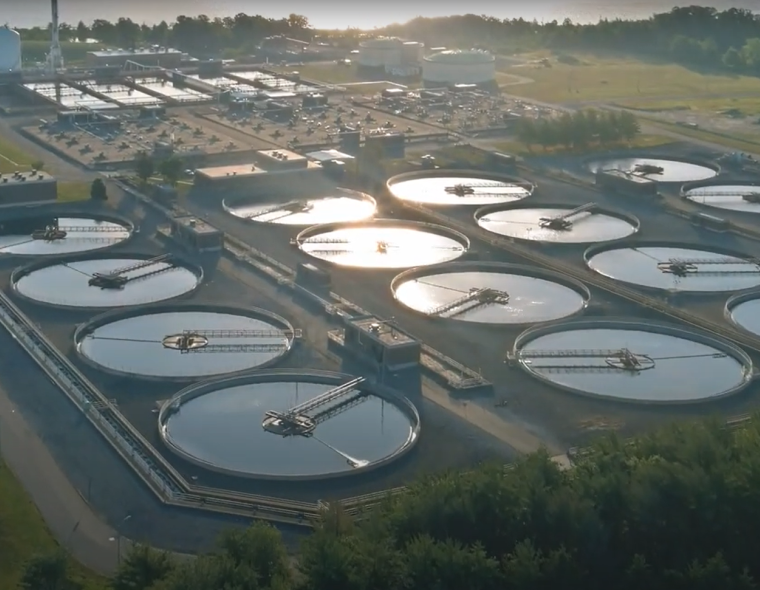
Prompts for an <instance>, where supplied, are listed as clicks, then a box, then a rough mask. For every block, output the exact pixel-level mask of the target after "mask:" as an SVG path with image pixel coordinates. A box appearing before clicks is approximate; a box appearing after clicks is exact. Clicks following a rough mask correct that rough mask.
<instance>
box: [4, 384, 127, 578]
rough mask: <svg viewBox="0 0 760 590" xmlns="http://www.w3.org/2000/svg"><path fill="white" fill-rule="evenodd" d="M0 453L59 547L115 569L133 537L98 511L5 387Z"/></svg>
mask: <svg viewBox="0 0 760 590" xmlns="http://www.w3.org/2000/svg"><path fill="white" fill-rule="evenodd" d="M0 452H1V453H2V456H3V458H4V460H5V463H6V465H8V467H9V468H10V469H11V471H12V472H13V473H14V474H15V475H16V478H17V479H18V480H19V481H20V482H21V485H22V486H23V487H24V489H25V490H26V492H27V493H28V494H29V497H30V498H31V499H32V501H33V502H34V504H35V505H36V506H37V509H38V510H39V511H40V513H41V514H42V517H43V518H44V519H45V522H46V523H47V526H48V528H49V529H50V531H51V532H52V533H53V536H54V537H55V538H56V540H57V541H58V543H59V544H60V546H61V547H63V548H65V549H66V550H67V551H68V552H69V553H70V554H71V555H72V557H73V558H74V559H76V560H77V561H78V562H79V563H81V564H82V565H84V566H85V567H87V568H88V569H90V570H92V571H94V572H97V573H99V574H102V575H110V574H112V573H113V572H114V571H115V570H116V567H117V565H118V563H119V549H121V553H122V555H123V554H124V553H125V552H126V551H127V550H128V549H129V546H130V544H131V543H130V541H129V540H127V539H125V538H121V539H120V538H119V535H118V533H117V532H116V531H115V530H114V529H113V528H111V527H110V526H108V525H107V524H105V523H104V522H103V521H102V520H101V519H100V518H99V517H98V516H97V515H96V514H95V513H94V512H93V510H92V508H91V507H90V505H89V504H87V502H85V500H84V498H83V497H82V495H81V494H80V493H79V492H78V491H77V490H76V489H75V488H74V487H73V486H72V485H71V483H69V480H68V479H67V478H66V475H65V474H64V473H63V472H62V471H61V470H60V469H59V467H58V465H56V463H55V461H54V460H53V457H52V456H51V454H50V452H49V451H48V449H47V447H45V445H44V443H43V442H42V440H40V438H39V437H38V436H37V434H36V433H35V432H33V431H32V430H31V429H30V428H29V426H28V424H27V423H26V421H25V420H24V417H23V415H22V414H21V412H20V411H18V410H17V409H16V407H15V406H14V405H13V403H12V402H11V401H10V400H9V399H8V396H7V395H6V393H5V391H3V390H2V389H1V388H0Z"/></svg>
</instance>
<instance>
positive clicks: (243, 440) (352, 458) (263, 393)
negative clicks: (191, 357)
mask: <svg viewBox="0 0 760 590" xmlns="http://www.w3.org/2000/svg"><path fill="white" fill-rule="evenodd" d="M331 388H332V387H331V386H330V385H323V384H317V383H308V382H274V383H252V384H247V385H240V386H236V387H230V388H227V389H219V390H216V391H212V392H210V393H208V394H205V395H201V396H199V397H195V398H193V399H190V400H189V401H188V402H186V403H184V404H183V405H182V406H181V409H180V410H179V411H178V412H175V413H172V414H171V415H170V416H169V418H168V419H167V421H166V423H165V425H164V428H163V431H164V432H163V435H164V436H165V437H166V439H167V440H168V441H169V442H170V443H171V444H173V445H174V446H176V447H177V448H178V449H179V450H181V451H182V452H184V453H186V454H188V455H189V456H191V457H193V458H194V459H195V460H197V461H201V462H204V463H207V464H209V465H211V466H215V467H217V468H221V469H224V470H228V471H233V472H237V473H240V474H242V475H246V476H257V475H258V476H262V477H278V478H287V477H294V478H296V477H317V476H329V475H336V474H342V473H350V472H352V471H354V470H357V469H359V468H361V467H364V466H369V465H371V464H373V463H376V462H378V461H381V460H383V459H386V458H387V457H390V456H391V455H393V454H395V453H397V452H399V451H400V450H402V449H403V448H404V447H405V446H407V445H409V444H411V443H412V442H413V438H412V437H413V425H412V423H411V421H410V419H409V418H408V417H407V416H406V414H405V413H404V412H403V411H402V410H401V409H400V408H399V407H397V406H396V405H394V404H393V403H390V402H388V401H385V400H384V399H383V398H380V397H376V396H374V395H371V394H368V395H363V396H360V397H357V398H356V399H353V400H351V402H350V403H346V405H345V406H344V409H342V411H338V410H341V408H337V407H336V408H332V410H333V411H331V412H329V413H330V414H332V415H330V416H328V417H327V418H326V419H325V420H324V421H321V422H319V424H318V425H317V427H316V429H315V430H314V432H313V433H312V434H311V435H310V436H281V435H279V434H276V433H272V432H269V431H267V430H266V429H264V428H262V426H261V424H262V420H263V419H264V417H265V414H266V413H267V412H280V413H285V412H287V411H288V409H289V408H291V407H293V406H297V405H298V404H303V403H305V402H308V401H309V400H311V399H313V398H315V397H316V396H318V395H320V394H323V393H325V392H326V391H328V390H330V389H331ZM337 403H339V402H336V404H337ZM333 405H335V404H333ZM330 409H331V408H328V411H329V410H330ZM325 415H327V414H325Z"/></svg>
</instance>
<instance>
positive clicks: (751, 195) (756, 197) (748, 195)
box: [684, 189, 760, 203]
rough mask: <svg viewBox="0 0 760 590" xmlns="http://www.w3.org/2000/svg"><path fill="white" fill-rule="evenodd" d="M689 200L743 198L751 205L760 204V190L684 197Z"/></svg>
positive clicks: (708, 193)
mask: <svg viewBox="0 0 760 590" xmlns="http://www.w3.org/2000/svg"><path fill="white" fill-rule="evenodd" d="M684 197H685V198H687V199H697V198H699V197H734V198H736V197H741V198H742V199H744V200H745V201H748V202H750V203H760V189H758V190H757V191H734V192H730V191H705V192H701V191H700V192H698V193H692V194H689V193H688V192H687V193H686V194H685V195H684Z"/></svg>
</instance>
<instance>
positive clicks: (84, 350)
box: [74, 304, 295, 381]
mask: <svg viewBox="0 0 760 590" xmlns="http://www.w3.org/2000/svg"><path fill="white" fill-rule="evenodd" d="M294 337H295V333H294V330H293V328H292V326H291V325H290V324H289V323H288V322H287V321H286V320H285V319H283V318H281V317H279V316H277V315H275V314H273V313H270V312H268V311H265V310H263V309H237V308H228V307H221V306H211V305H208V306H205V305H192V304H191V305H181V304H175V305H171V304H163V305H154V306H149V307H142V308H131V309H129V310H124V311H116V312H109V313H105V314H102V315H100V316H98V317H96V318H95V319H93V320H92V321H91V322H89V323H87V324H85V325H83V326H81V327H80V328H79V329H77V331H76V334H75V336H74V339H75V342H76V349H77V352H78V353H79V354H80V355H81V357H82V358H83V359H84V360H85V361H87V362H88V363H89V364H91V365H93V366H95V367H96V368H99V369H101V370H103V371H105V372H109V373H113V374H116V375H125V376H129V377H135V378H143V379H157V380H177V381H183V380H184V381H194V380H197V379H205V378H209V377H214V376H218V375H224V374H226V373H236V372H239V371H247V370H250V369H258V368H263V367H266V366H268V365H271V364H272V363H274V362H276V361H277V360H279V359H280V358H281V357H283V356H284V355H285V354H287V353H288V352H289V351H290V349H291V347H292V344H293V338H294Z"/></svg>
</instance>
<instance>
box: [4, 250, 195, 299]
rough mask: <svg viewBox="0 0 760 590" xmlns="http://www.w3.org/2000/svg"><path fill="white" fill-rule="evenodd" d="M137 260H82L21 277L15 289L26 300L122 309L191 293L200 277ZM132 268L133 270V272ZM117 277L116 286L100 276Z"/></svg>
mask: <svg viewBox="0 0 760 590" xmlns="http://www.w3.org/2000/svg"><path fill="white" fill-rule="evenodd" d="M149 263H150V261H148V260H143V259H134V258H106V259H94V260H79V261H75V262H67V263H61V264H56V265H53V266H45V267H42V268H39V269H37V270H33V271H32V272H30V273H29V274H26V275H23V276H22V277H21V278H19V279H18V280H17V281H16V283H15V285H14V288H15V289H16V290H17V291H18V292H19V293H20V294H21V295H24V296H25V297H28V298H29V299H33V300H35V301H38V302H40V303H46V304H48V305H60V306H65V307H122V306H128V305H144V304H146V303H157V302H158V301H163V300H166V299H171V298H173V297H178V296H180V295H183V294H185V293H189V292H190V291H192V290H193V289H195V287H196V286H198V283H199V281H200V276H199V274H197V273H196V272H193V271H192V270H190V269H189V268H185V267H183V266H178V265H175V264H174V263H172V262H161V261H157V262H155V263H153V264H149ZM130 269H132V270H130ZM98 275H104V276H116V277H117V278H118V279H119V280H118V282H117V284H115V285H114V286H113V287H109V286H107V285H106V284H103V285H99V284H97V280H96V279H97V276H98Z"/></svg>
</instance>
